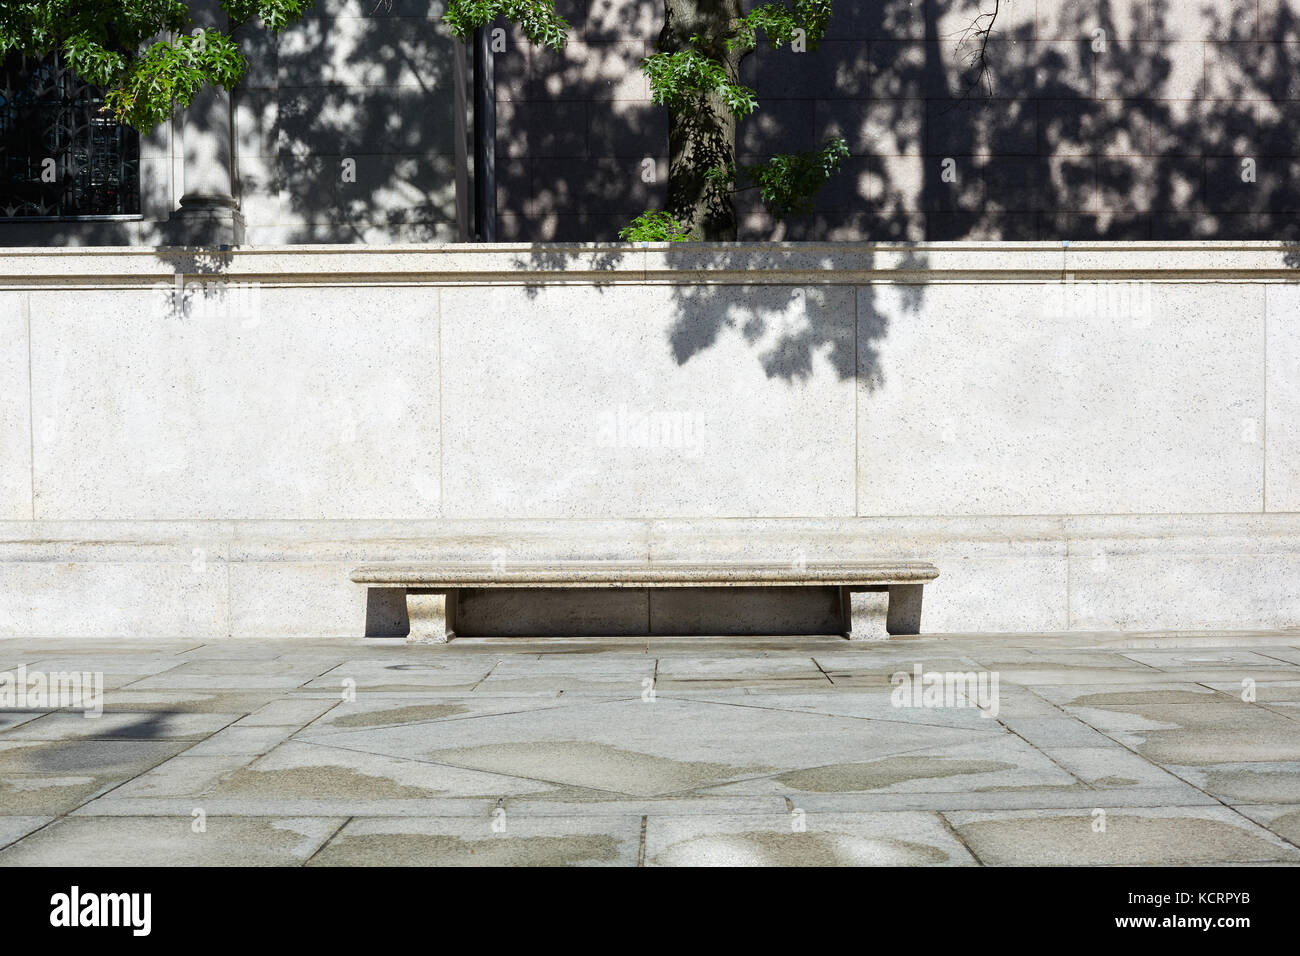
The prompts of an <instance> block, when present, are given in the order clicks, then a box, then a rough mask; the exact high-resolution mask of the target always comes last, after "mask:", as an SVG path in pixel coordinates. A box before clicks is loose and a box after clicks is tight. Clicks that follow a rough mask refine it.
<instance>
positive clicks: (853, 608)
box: [840, 584, 923, 641]
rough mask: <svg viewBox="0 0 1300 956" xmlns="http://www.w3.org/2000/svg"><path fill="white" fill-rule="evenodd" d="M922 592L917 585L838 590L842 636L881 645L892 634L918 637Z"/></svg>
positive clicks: (920, 586) (920, 587)
mask: <svg viewBox="0 0 1300 956" xmlns="http://www.w3.org/2000/svg"><path fill="white" fill-rule="evenodd" d="M922 590H923V585H920V584H891V585H887V586H886V585H880V586H876V587H863V588H854V587H843V588H840V603H841V606H842V607H843V609H844V626H845V630H844V636H845V637H847V638H848V639H849V640H851V641H883V640H885V639H886V638H888V637H889V635H891V634H920V633H921V593H922Z"/></svg>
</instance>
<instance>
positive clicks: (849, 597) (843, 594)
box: [352, 561, 939, 643]
mask: <svg viewBox="0 0 1300 956" xmlns="http://www.w3.org/2000/svg"><path fill="white" fill-rule="evenodd" d="M938 576H939V572H938V570H937V569H936V568H935V567H934V565H932V564H927V563H925V562H923V561H868V562H853V563H833V562H824V563H816V564H814V563H808V564H787V565H776V564H646V563H629V562H616V561H601V562H559V563H550V564H534V565H510V566H508V567H504V568H503V567H493V566H492V565H486V564H483V565H472V564H379V565H370V566H367V567H362V568H357V569H356V570H355V571H353V572H352V580H353V581H355V582H356V583H357V584H371V585H380V586H388V587H402V588H405V589H406V609H407V614H408V616H409V618H410V621H411V632H410V637H409V638H408V639H407V640H408V641H411V642H413V643H423V642H429V641H433V642H444V641H447V640H449V639H450V638H452V637H454V636H455V629H456V596H457V593H458V592H459V591H460V590H461V589H462V588H708V587H768V586H770V587H798V586H805V587H806V586H820V587H837V588H839V591H840V606H841V610H842V614H843V622H844V636H845V637H847V638H849V639H850V640H855V641H858V640H861V641H875V640H883V639H884V638H886V637H888V636H889V635H890V634H919V633H920V630H921V589H922V588H923V587H924V586H925V583H926V582H927V581H933V580H934V579H935V578H937V577H938Z"/></svg>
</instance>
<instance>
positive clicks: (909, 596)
mask: <svg viewBox="0 0 1300 956" xmlns="http://www.w3.org/2000/svg"><path fill="white" fill-rule="evenodd" d="M924 588H925V585H924V584H893V585H890V588H889V618H888V622H887V624H888V629H889V633H890V634H920V633H921V592H922V590H924Z"/></svg>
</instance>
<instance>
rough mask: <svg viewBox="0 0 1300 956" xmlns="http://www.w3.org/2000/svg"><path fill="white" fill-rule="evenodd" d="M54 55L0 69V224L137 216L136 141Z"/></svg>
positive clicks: (17, 60) (96, 92) (8, 60)
mask: <svg viewBox="0 0 1300 956" xmlns="http://www.w3.org/2000/svg"><path fill="white" fill-rule="evenodd" d="M103 107H104V95H103V91H102V90H100V89H99V88H98V87H95V86H91V85H90V84H88V83H84V82H82V81H81V79H79V78H78V77H77V75H76V74H75V73H73V72H72V70H70V69H67V68H66V67H64V66H63V63H62V56H61V55H60V54H58V53H53V54H50V55H48V56H45V57H40V58H37V57H26V56H22V55H21V54H10V55H9V56H7V57H5V59H4V61H3V64H0V219H21V218H59V219H71V218H85V217H98V216H124V215H138V214H139V212H140V137H139V134H137V133H136V131H135V130H133V129H130V128H129V127H126V126H122V125H120V124H119V123H117V122H116V121H114V120H113V119H112V117H111V116H109V115H108V114H107V113H105V112H104V111H103Z"/></svg>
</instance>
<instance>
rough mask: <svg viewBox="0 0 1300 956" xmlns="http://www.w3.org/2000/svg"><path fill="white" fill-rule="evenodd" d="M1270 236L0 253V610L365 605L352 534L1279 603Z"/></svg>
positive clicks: (1136, 606)
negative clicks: (926, 572) (818, 564)
mask: <svg viewBox="0 0 1300 956" xmlns="http://www.w3.org/2000/svg"><path fill="white" fill-rule="evenodd" d="M1297 252H1300V250H1296V249H1294V248H1292V247H1287V246H1284V245H1281V244H1254V243H1211V244H1206V243H1200V244H1186V245H1178V244H1173V245H1171V244H1154V243H1151V244H1127V245H1117V244H1105V245H1102V244H1092V245H1087V244H1074V245H1070V246H1068V247H1066V246H1062V245H1061V244H1057V243H1028V244H1021V245H1015V244H949V245H943V244H931V245H899V246H890V245H876V246H870V245H844V246H835V245H825V246H819V245H803V244H801V245H789V246H783V245H758V246H753V247H746V248H735V247H732V248H728V247H709V246H693V247H688V248H669V247H633V246H629V245H625V244H623V245H617V246H579V247H565V246H552V247H545V246H486V247H485V246H464V245H462V246H422V247H402V246H390V247H375V248H369V249H366V248H356V247H347V246H332V247H325V246H321V247H289V248H281V249H262V250H256V249H247V250H236V251H234V252H231V253H228V254H223V255H222V256H221V257H218V258H205V257H194V256H189V255H186V254H184V253H180V252H176V253H171V252H159V251H156V250H142V249H139V250H136V249H124V248H117V249H97V250H92V251H85V250H48V249H30V250H9V251H5V252H3V253H0V634H29V635H30V634H42V635H44V634H54V635H58V634H67V635H76V636H105V637H107V636H114V635H127V634H150V635H184V636H192V637H196V638H204V639H209V638H217V637H224V636H252V635H302V636H308V635H360V634H363V633H365V632H366V630H367V629H368V628H369V629H371V630H373V629H374V628H375V626H376V625H375V620H376V615H380V614H381V612H382V610H383V609H382V608H377V607H376V606H372V607H371V608H370V611H369V616H368V611H367V600H368V596H367V593H366V590H365V589H364V588H362V587H359V586H356V585H353V584H351V583H350V582H349V580H348V572H349V571H350V570H351V568H353V567H355V566H356V565H358V564H360V563H363V562H373V561H386V560H390V561H396V560H419V559H426V558H427V559H434V558H439V557H445V558H450V559H456V560H465V561H485V562H490V561H494V560H495V561H506V562H511V561H520V562H522V561H530V560H544V559H546V558H565V557H567V558H578V557H587V558H598V557H609V558H625V559H636V558H653V559H658V560H726V559H727V558H728V557H734V556H738V555H740V556H744V557H746V558H748V559H751V560H773V561H796V560H799V559H801V558H802V559H805V560H809V561H815V560H818V559H830V558H834V557H843V556H851V557H858V558H865V557H871V556H885V557H887V556H898V557H915V558H922V559H928V560H931V561H933V562H934V563H935V564H936V565H937V566H938V567H939V569H940V578H939V579H938V581H937V582H935V583H934V584H933V585H931V586H929V587H928V588H927V591H926V595H927V596H926V608H925V617H924V621H923V625H924V628H925V630H926V631H930V632H935V631H964V630H994V631H998V630H1005V631H1037V630H1042V631H1051V630H1104V629H1114V628H1125V629H1138V630H1150V629H1169V628H1176V629H1188V628H1197V629H1203V628H1210V629H1243V628H1262V627H1286V626H1296V625H1300V591H1297V589H1296V588H1294V587H1293V586H1292V582H1294V581H1295V580H1296V579H1297V573H1298V572H1300V464H1298V459H1297V454H1296V448H1297V444H1296V443H1297V437H1298V433H1300V285H1297V284H1296V281H1295V280H1296V278H1300V274H1298V273H1297V272H1296V271H1295V269H1296V265H1297V260H1296V254H1297ZM371 600H375V599H374V598H372V599H371Z"/></svg>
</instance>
